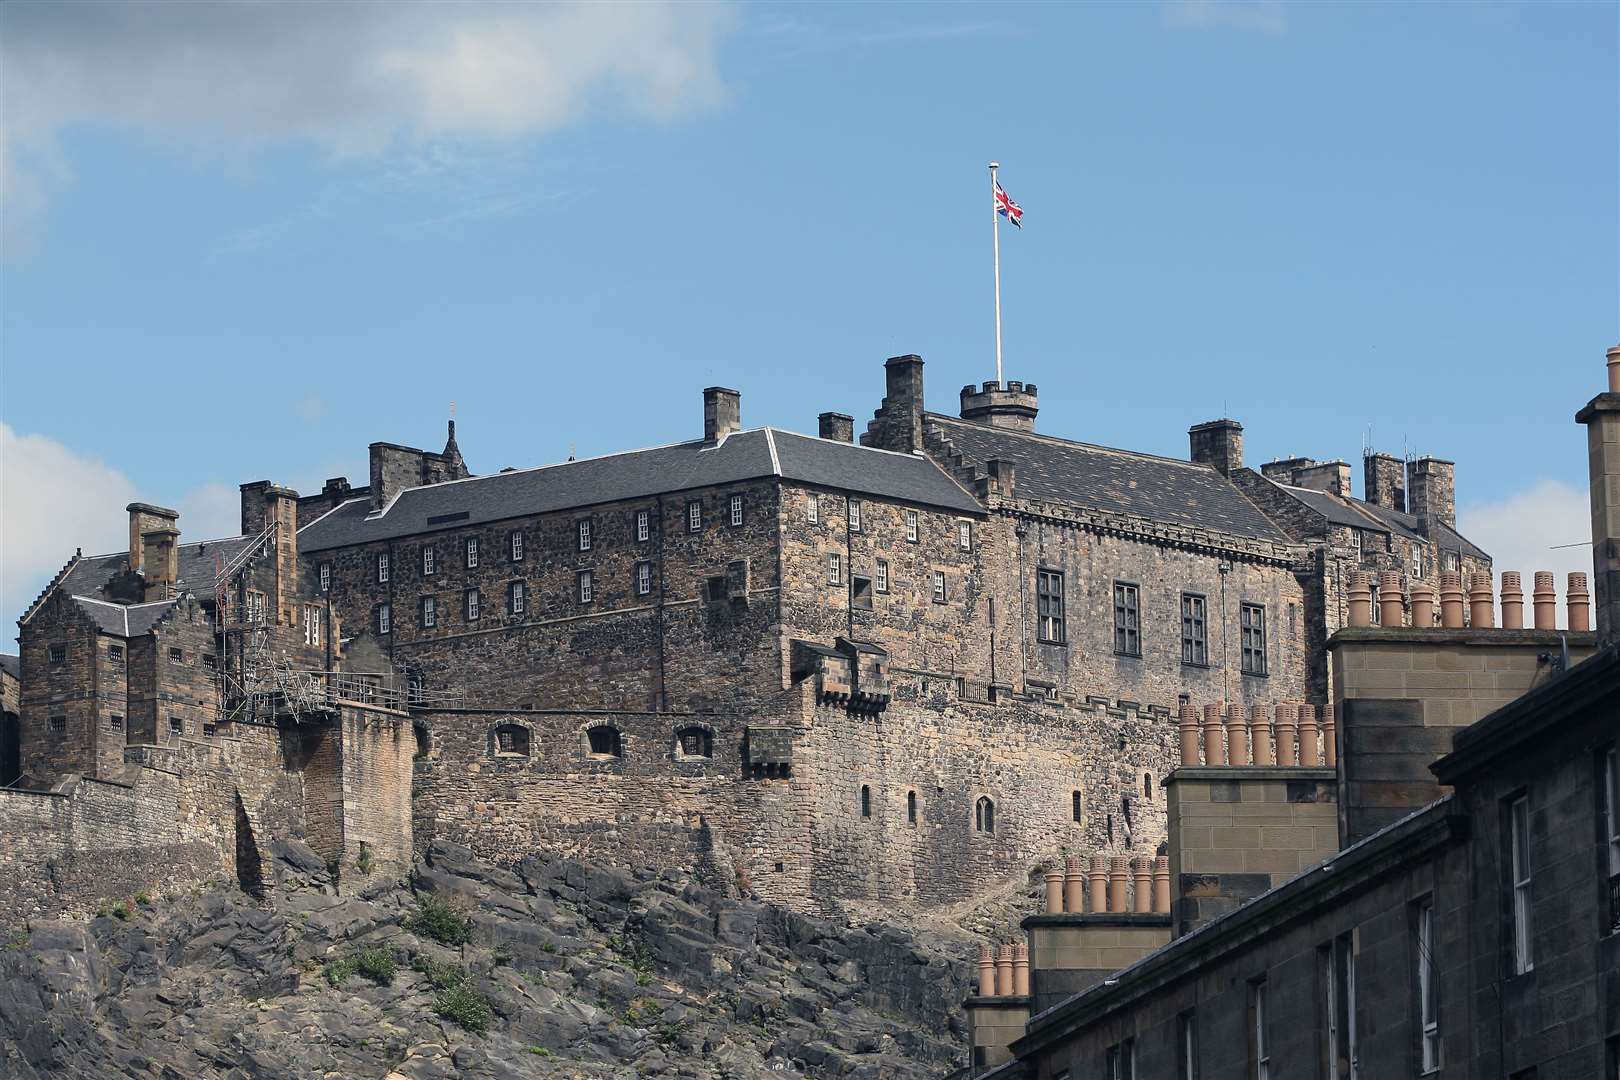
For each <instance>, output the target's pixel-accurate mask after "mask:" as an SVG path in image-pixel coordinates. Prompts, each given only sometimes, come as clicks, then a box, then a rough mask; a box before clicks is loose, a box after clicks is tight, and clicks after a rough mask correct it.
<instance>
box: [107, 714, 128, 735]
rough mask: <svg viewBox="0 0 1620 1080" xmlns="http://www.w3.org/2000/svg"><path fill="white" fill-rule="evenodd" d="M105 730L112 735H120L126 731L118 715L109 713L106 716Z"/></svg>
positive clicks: (122, 720) (121, 717) (122, 719)
mask: <svg viewBox="0 0 1620 1080" xmlns="http://www.w3.org/2000/svg"><path fill="white" fill-rule="evenodd" d="M107 730H108V731H109V732H111V733H112V734H114V735H120V734H122V733H123V732H124V731H126V730H127V725H125V723H124V718H123V716H122V715H121V714H119V713H109V714H108V716H107Z"/></svg>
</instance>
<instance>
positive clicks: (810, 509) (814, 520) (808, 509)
mask: <svg viewBox="0 0 1620 1080" xmlns="http://www.w3.org/2000/svg"><path fill="white" fill-rule="evenodd" d="M804 517H805V520H806V521H808V522H809V523H810V524H812V525H817V524H820V522H821V496H820V495H817V494H816V493H815V492H813V491H812V492H811V493H810V501H809V502H808V503H806V504H805V509H804Z"/></svg>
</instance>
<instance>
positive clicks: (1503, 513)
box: [1457, 480, 1592, 626]
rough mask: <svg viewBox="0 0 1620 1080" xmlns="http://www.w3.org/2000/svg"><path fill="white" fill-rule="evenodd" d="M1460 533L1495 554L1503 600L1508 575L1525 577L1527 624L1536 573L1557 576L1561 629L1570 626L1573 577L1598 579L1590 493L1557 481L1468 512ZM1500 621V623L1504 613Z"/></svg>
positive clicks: (1464, 510)
mask: <svg viewBox="0 0 1620 1080" xmlns="http://www.w3.org/2000/svg"><path fill="white" fill-rule="evenodd" d="M1457 528H1458V531H1460V532H1461V533H1462V534H1463V535H1464V536H1466V537H1468V539H1470V540H1472V541H1473V542H1474V543H1476V544H1478V545H1479V546H1480V547H1482V548H1484V549H1485V550H1486V551H1487V552H1489V553H1490V556H1491V561H1492V566H1493V568H1494V569H1495V571H1496V591H1497V596H1498V597H1499V598H1500V596H1501V588H1502V571H1503V570H1517V571H1518V572H1519V574H1520V576H1521V578H1522V579H1523V583H1524V593H1525V622H1526V623H1528V622H1529V621H1530V606H1529V605H1530V590H1531V588H1532V586H1533V583H1534V581H1535V571H1537V570H1551V571H1553V573H1554V575H1555V579H1554V580H1555V583H1556V586H1557V589H1558V625H1559V626H1566V625H1567V624H1568V618H1567V615H1568V613H1567V610H1566V608H1565V606H1564V591H1565V585H1566V583H1567V582H1568V580H1569V572H1570V571H1571V570H1580V571H1584V572H1585V573H1586V574H1587V576H1588V579H1590V576H1591V573H1592V545H1591V543H1590V541H1591V538H1592V515H1591V506H1590V503H1589V502H1588V499H1587V494H1586V492H1584V491H1578V490H1576V489H1575V488H1572V487H1570V486H1569V485H1568V484H1563V483H1560V482H1558V481H1556V480H1541V481H1539V482H1537V483H1536V484H1535V485H1534V486H1532V487H1530V488H1529V489H1527V490H1525V491H1520V492H1516V493H1515V494H1512V495H1509V496H1507V497H1506V498H1504V499H1501V500H1498V501H1496V502H1487V503H1477V504H1474V505H1472V506H1464V507H1462V508H1461V509H1460V510H1459V511H1458V515H1457ZM1569 545H1575V546H1569ZM1497 617H1498V619H1500V617H1501V612H1500V611H1498V613H1497Z"/></svg>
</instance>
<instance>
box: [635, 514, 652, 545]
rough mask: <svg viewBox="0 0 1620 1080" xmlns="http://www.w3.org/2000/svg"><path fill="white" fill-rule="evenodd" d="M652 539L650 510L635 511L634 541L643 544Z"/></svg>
mask: <svg viewBox="0 0 1620 1080" xmlns="http://www.w3.org/2000/svg"><path fill="white" fill-rule="evenodd" d="M651 539H652V511H650V510H637V511H636V543H638V544H644V543H646V542H647V541H648V540H651Z"/></svg>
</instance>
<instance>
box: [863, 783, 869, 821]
mask: <svg viewBox="0 0 1620 1080" xmlns="http://www.w3.org/2000/svg"><path fill="white" fill-rule="evenodd" d="M871 816H872V789H871V788H870V787H868V786H867V785H865V784H862V785H861V817H871Z"/></svg>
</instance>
